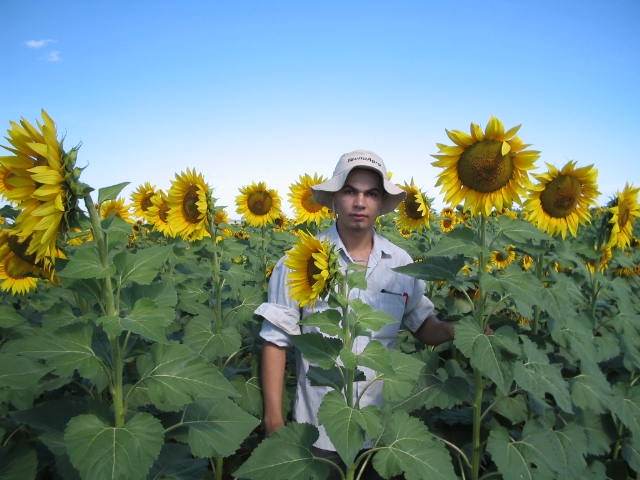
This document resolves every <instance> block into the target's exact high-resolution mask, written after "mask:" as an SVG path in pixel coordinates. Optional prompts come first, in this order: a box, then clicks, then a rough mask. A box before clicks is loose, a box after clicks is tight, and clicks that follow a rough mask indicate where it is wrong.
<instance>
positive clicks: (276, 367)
mask: <svg viewBox="0 0 640 480" xmlns="http://www.w3.org/2000/svg"><path fill="white" fill-rule="evenodd" d="M286 358H287V350H286V347H279V346H278V345H276V344H275V343H271V342H266V343H265V345H264V348H263V350H262V396H263V399H264V425H265V429H266V432H267V435H271V434H272V433H273V432H275V431H276V430H277V429H278V428H280V427H282V426H284V418H283V417H282V395H283V389H284V371H285V364H286Z"/></svg>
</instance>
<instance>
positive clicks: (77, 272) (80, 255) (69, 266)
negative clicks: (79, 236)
mask: <svg viewBox="0 0 640 480" xmlns="http://www.w3.org/2000/svg"><path fill="white" fill-rule="evenodd" d="M114 272H115V267H113V266H105V265H102V263H101V261H100V256H99V255H98V250H97V249H96V246H95V243H93V242H89V243H85V244H82V245H80V246H79V247H77V249H76V250H75V251H74V252H73V254H72V255H71V256H70V258H69V260H68V261H66V263H64V266H62V267H59V268H57V269H56V274H57V275H58V276H59V277H60V278H72V279H89V278H91V279H94V278H106V277H108V276H109V275H112V274H113V273H114Z"/></svg>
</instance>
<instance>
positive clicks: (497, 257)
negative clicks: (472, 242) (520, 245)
mask: <svg viewBox="0 0 640 480" xmlns="http://www.w3.org/2000/svg"><path fill="white" fill-rule="evenodd" d="M515 258H516V251H515V245H507V246H506V247H504V248H503V249H501V250H493V251H492V252H491V253H490V254H489V261H490V262H491V264H492V265H493V266H495V267H496V268H499V269H505V268H507V267H508V266H509V265H510V264H511V262H513V261H514V260H515Z"/></svg>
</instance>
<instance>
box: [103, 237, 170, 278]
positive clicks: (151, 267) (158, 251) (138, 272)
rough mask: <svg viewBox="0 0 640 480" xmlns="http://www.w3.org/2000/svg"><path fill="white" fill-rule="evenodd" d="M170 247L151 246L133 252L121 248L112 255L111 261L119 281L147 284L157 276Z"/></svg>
mask: <svg viewBox="0 0 640 480" xmlns="http://www.w3.org/2000/svg"><path fill="white" fill-rule="evenodd" d="M170 251H171V247H167V246H153V247H149V248H142V249H139V250H137V251H136V252H135V253H131V252H129V251H128V250H123V251H121V252H119V253H118V254H117V255H115V256H114V258H113V262H114V264H115V265H116V267H117V270H118V273H119V274H120V276H121V283H122V285H125V284H126V283H127V282H135V283H138V284H140V285H149V284H150V283H151V282H153V280H154V279H155V278H156V277H157V276H158V273H159V272H160V271H161V269H162V267H163V266H164V265H165V263H166V261H167V257H168V256H169V252H170Z"/></svg>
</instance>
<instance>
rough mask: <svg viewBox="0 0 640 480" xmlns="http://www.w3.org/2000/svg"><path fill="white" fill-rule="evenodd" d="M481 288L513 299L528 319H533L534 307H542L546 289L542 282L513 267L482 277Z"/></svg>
mask: <svg viewBox="0 0 640 480" xmlns="http://www.w3.org/2000/svg"><path fill="white" fill-rule="evenodd" d="M480 288H482V290H483V291H486V292H497V293H499V294H500V295H503V296H509V297H510V298H511V299H513V302H514V303H515V305H516V307H517V308H518V311H519V312H520V314H521V315H523V316H525V317H527V318H533V307H534V306H537V305H540V298H541V296H542V290H544V288H543V287H542V285H541V284H540V281H539V280H538V279H537V278H536V277H535V276H533V275H531V274H530V273H528V272H523V271H522V270H521V269H520V267H516V266H513V267H512V268H507V269H505V270H503V271H500V272H498V273H497V274H495V275H481V276H480Z"/></svg>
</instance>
